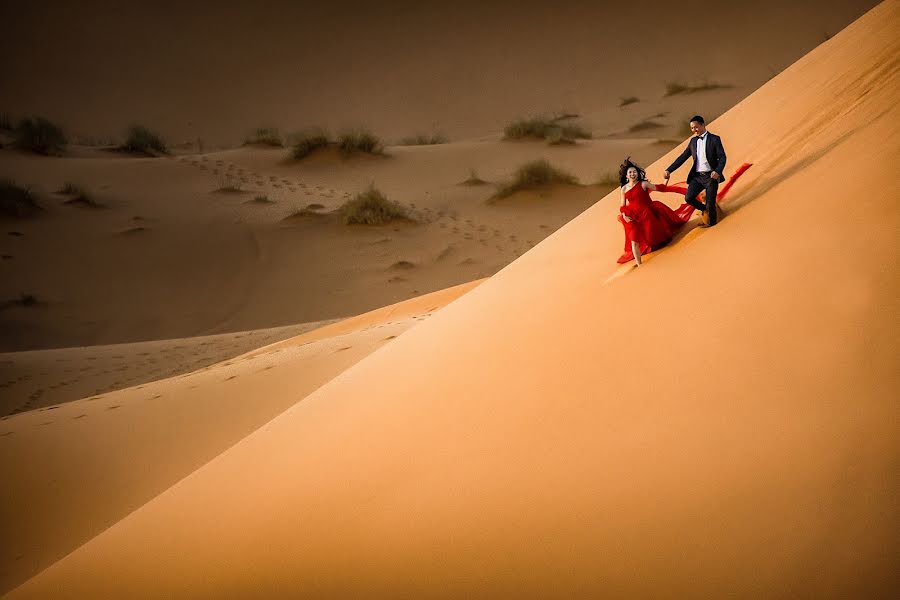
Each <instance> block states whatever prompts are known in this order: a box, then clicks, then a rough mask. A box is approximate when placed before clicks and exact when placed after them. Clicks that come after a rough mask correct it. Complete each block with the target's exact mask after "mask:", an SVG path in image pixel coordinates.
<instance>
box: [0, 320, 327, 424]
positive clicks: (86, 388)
mask: <svg viewBox="0 0 900 600" xmlns="http://www.w3.org/2000/svg"><path fill="white" fill-rule="evenodd" d="M328 323H329V322H328V321H323V322H318V323H303V324H300V325H288V326H286V327H276V328H272V329H256V330H253V331H241V332H237V333H225V334H221V335H206V336H199V337H193V338H182V339H172V340H154V341H152V342H137V343H133V344H110V345H106V346H88V347H75V348H59V349H54V350H32V351H25V352H4V353H0V416H6V415H9V414H13V413H19V412H25V411H28V410H34V409H36V408H43V407H45V406H51V405H53V404H59V403H62V402H69V401H71V400H78V399H81V398H85V397H87V396H90V395H97V394H105V393H107V392H112V391H114V390H119V389H122V388H125V387H134V386H136V385H140V384H143V383H148V382H150V381H157V380H159V379H166V378H169V377H174V376H176V375H181V374H183V373H189V372H191V371H196V370H197V369H201V368H203V367H207V366H209V365H212V364H215V363H219V362H223V361H225V360H228V359H229V358H234V357H235V356H238V355H241V354H244V353H246V352H249V351H250V350H254V349H256V348H259V347H260V346H264V345H267V344H271V343H274V342H277V341H281V340H284V339H286V338H293V337H296V336H298V335H300V334H301V333H304V332H307V331H310V330H312V329H316V328H318V327H321V326H323V325H326V324H328Z"/></svg>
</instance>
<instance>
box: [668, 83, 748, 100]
mask: <svg viewBox="0 0 900 600" xmlns="http://www.w3.org/2000/svg"><path fill="white" fill-rule="evenodd" d="M730 87H733V86H732V85H731V84H728V83H716V82H714V81H704V82H703V83H701V84H699V85H688V84H686V83H681V82H678V81H670V82H668V83H666V93H665V97H667V98H668V97H669V96H675V95H677V94H696V93H697V92H708V91H710V90H721V89H726V88H730Z"/></svg>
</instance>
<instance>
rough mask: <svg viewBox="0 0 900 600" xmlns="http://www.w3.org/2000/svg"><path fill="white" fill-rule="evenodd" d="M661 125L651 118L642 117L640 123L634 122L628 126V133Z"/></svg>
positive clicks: (656, 127)
mask: <svg viewBox="0 0 900 600" xmlns="http://www.w3.org/2000/svg"><path fill="white" fill-rule="evenodd" d="M662 126H663V125H662V124H660V123H657V122H656V121H654V120H652V119H644V120H643V121H641V122H640V123H635V124H634V125H632V126H631V127H629V128H628V133H637V132H640V131H648V130H650V129H659V128H660V127H662Z"/></svg>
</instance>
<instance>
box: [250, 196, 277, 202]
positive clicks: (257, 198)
mask: <svg viewBox="0 0 900 600" xmlns="http://www.w3.org/2000/svg"><path fill="white" fill-rule="evenodd" d="M253 202H255V203H256V204H271V203H273V202H275V201H274V200H270V199H269V197H268V196H267V195H266V194H258V195H256V196H254V197H253Z"/></svg>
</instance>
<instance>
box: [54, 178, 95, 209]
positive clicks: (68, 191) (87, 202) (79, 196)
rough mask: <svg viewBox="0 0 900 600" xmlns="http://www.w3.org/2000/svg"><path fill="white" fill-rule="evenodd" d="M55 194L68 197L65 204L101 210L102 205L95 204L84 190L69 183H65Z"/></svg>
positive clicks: (93, 199) (92, 198)
mask: <svg viewBox="0 0 900 600" xmlns="http://www.w3.org/2000/svg"><path fill="white" fill-rule="evenodd" d="M56 193H57V194H62V195H64V196H69V199H68V200H66V204H80V205H82V206H87V207H89V208H103V205H102V204H100V203H99V202H97V200H96V199H95V198H94V197H93V196H91V195H90V194H89V193H88V192H87V190H86V189H84V188H83V187H81V186H80V185H76V184H74V183H72V182H70V181H69V182H66V184H65V185H63V186H62V187H61V188H60V189H59V190H57V191H56Z"/></svg>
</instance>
